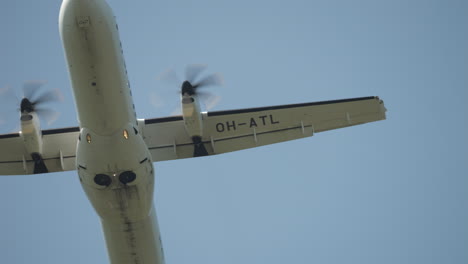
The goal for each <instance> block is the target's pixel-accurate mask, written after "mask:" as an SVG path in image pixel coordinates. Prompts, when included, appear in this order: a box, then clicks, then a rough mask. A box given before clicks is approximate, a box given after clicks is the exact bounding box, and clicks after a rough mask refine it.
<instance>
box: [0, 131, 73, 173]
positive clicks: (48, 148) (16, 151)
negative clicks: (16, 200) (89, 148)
mask: <svg viewBox="0 0 468 264" xmlns="http://www.w3.org/2000/svg"><path fill="white" fill-rule="evenodd" d="M79 131H80V129H79V127H70V128H61V129H50V130H43V131H42V140H43V154H42V156H43V159H44V163H45V165H46V167H47V169H48V170H49V172H57V171H68V170H75V169H76V167H75V153H76V144H77V141H78V133H79ZM33 170H34V161H33V160H32V158H31V156H30V155H29V154H28V153H27V152H26V149H25V148H24V143H23V139H22V138H21V136H20V134H19V133H13V134H5V135H0V175H24V174H33Z"/></svg>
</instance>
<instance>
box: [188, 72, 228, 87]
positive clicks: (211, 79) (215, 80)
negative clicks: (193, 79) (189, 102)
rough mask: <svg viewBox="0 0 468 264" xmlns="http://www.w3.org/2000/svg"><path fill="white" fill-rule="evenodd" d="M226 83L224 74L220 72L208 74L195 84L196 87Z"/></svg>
mask: <svg viewBox="0 0 468 264" xmlns="http://www.w3.org/2000/svg"><path fill="white" fill-rule="evenodd" d="M223 83H224V79H223V76H222V75H221V74H220V73H213V74H211V75H208V76H206V77H205V78H203V79H202V80H200V81H199V82H198V83H197V84H195V85H194V87H196V88H201V87H207V86H213V85H219V86H222V85H223Z"/></svg>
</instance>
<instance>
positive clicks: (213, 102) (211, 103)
mask: <svg viewBox="0 0 468 264" xmlns="http://www.w3.org/2000/svg"><path fill="white" fill-rule="evenodd" d="M204 101H205V107H206V110H211V109H213V108H214V107H215V106H217V105H218V104H219V102H220V101H221V96H219V95H212V96H210V97H208V98H207V99H206V100H204Z"/></svg>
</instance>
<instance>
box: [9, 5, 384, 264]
mask: <svg viewBox="0 0 468 264" xmlns="http://www.w3.org/2000/svg"><path fill="white" fill-rule="evenodd" d="M59 31H60V37H61V40H62V43H63V48H64V52H65V59H66V62H67V67H68V72H69V75H70V81H71V85H72V90H73V94H74V99H75V104H76V110H77V116H78V121H79V125H78V126H76V127H67V128H58V129H48V130H41V127H40V119H39V115H38V112H39V108H38V105H39V103H40V100H39V99H37V98H36V99H35V100H34V98H27V97H25V98H23V99H22V101H21V105H20V124H21V130H20V132H18V133H10V134H4V135H0V175H27V174H44V173H53V172H62V171H71V170H76V171H77V174H78V177H79V180H80V183H81V185H82V188H83V189H84V191H85V193H86V195H87V197H88V199H89V201H90V202H91V204H92V206H93V207H94V209H95V211H96V213H97V214H98V216H99V218H100V220H101V224H102V228H103V232H104V237H105V240H106V245H107V250H108V255H109V259H110V263H112V264H120V263H126V264H128V263H140V264H141V263H158V264H162V263H165V261H164V251H163V247H162V242H161V241H162V240H161V236H160V232H159V227H158V223H157V217H156V211H155V207H154V203H153V192H154V174H155V173H154V167H153V163H154V162H160V161H166V160H175V159H185V158H193V157H205V156H212V155H217V154H222V153H227V152H232V151H237V150H243V149H248V148H254V147H259V146H264V145H268V144H274V143H278V142H283V141H289V140H294V139H300V138H305V137H310V136H313V135H314V134H315V133H319V132H323V131H328V130H332V129H338V128H344V127H349V126H355V125H359V124H364V123H369V122H374V121H379V120H384V119H386V108H385V106H384V102H383V101H382V100H381V99H380V98H379V97H377V96H369V97H359V98H350V99H341V100H332V101H321V102H311V103H301V104H288V105H278V106H267V107H255V108H248V109H236V110H224V111H214V112H202V111H201V108H200V93H199V92H198V89H199V88H200V87H202V86H203V85H206V84H207V83H208V84H210V80H209V78H204V79H202V80H201V81H198V82H196V81H195V79H196V78H195V77H194V76H197V75H199V74H200V72H201V71H202V70H203V69H201V68H198V69H193V70H192V71H191V72H189V74H187V75H189V76H188V77H191V78H187V80H186V81H184V82H183V83H182V85H181V94H180V96H181V106H182V114H181V115H178V116H170V117H162V118H150V119H138V118H137V116H136V113H135V107H134V104H133V98H132V93H131V89H130V84H129V81H128V77H127V70H126V65H125V61H124V57H123V51H122V46H121V43H120V38H119V28H118V25H117V23H116V20H115V17H114V15H113V12H112V10H111V8H110V6H109V5H108V4H107V2H106V1H105V0H63V2H62V5H61V8H60V15H59Z"/></svg>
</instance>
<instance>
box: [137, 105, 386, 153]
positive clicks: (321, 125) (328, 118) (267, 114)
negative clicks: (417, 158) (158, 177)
mask: <svg viewBox="0 0 468 264" xmlns="http://www.w3.org/2000/svg"><path fill="white" fill-rule="evenodd" d="M385 112H386V109H385V106H384V103H383V101H382V100H380V99H379V98H378V97H361V98H352V99H344V100H334V101H323V102H314V103H304V104H292V105H279V106H270V107H259V108H248V109H239V110H228V111H218V112H208V113H204V114H203V131H204V132H203V137H202V144H204V147H205V148H206V150H207V152H208V154H209V155H215V154H221V153H226V152H231V151H237V150H242V149H247V148H254V147H259V146H263V145H268V144H273V143H278V142H283V141H288V140H293V139H299V138H304V137H310V136H313V135H314V133H318V132H322V131H327V130H332V129H337V128H342V127H348V126H354V125H359V124H364V123H368V122H374V121H379V120H384V119H385V118H386V117H385ZM143 135H144V138H145V141H146V143H147V145H148V147H149V149H150V151H151V154H152V156H153V161H155V162H156V161H164V160H173V159H183V158H191V157H193V156H194V148H195V146H194V144H193V143H192V140H191V139H190V137H189V136H188V134H187V132H186V131H185V125H184V120H183V118H182V116H176V117H168V118H156V119H147V120H144V126H143Z"/></svg>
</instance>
